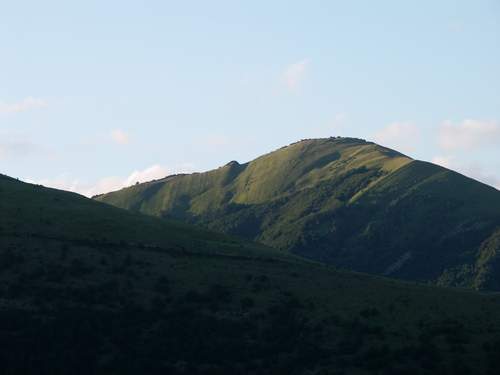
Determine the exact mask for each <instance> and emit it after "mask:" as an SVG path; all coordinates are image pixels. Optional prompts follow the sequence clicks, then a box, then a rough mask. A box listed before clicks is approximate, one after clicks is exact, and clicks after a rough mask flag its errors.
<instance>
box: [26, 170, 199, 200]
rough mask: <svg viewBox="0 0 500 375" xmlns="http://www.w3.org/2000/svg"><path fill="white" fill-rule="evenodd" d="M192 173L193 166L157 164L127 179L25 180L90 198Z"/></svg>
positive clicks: (62, 178) (61, 178)
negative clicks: (164, 165)
mask: <svg viewBox="0 0 500 375" xmlns="http://www.w3.org/2000/svg"><path fill="white" fill-rule="evenodd" d="M192 171H193V165H192V164H190V163H185V164H182V165H180V166H179V167H177V168H173V169H168V168H166V167H163V166H161V165H159V164H155V165H152V166H150V167H148V168H145V169H142V170H135V171H133V172H132V173H130V174H129V175H128V176H127V177H117V176H110V177H104V178H102V179H100V180H98V181H96V182H94V183H88V182H84V181H80V180H78V179H72V178H70V177H68V176H67V175H60V176H58V177H56V178H52V179H40V180H35V179H27V180H26V181H27V182H30V183H33V184H40V185H44V186H48V187H52V188H55V189H61V190H68V191H73V192H75V193H79V194H82V195H85V196H87V197H91V196H94V195H97V194H102V193H107V192H110V191H114V190H119V189H122V188H124V187H127V186H131V185H134V184H135V183H136V182H146V181H151V180H155V179H159V178H163V177H166V176H168V175H171V174H174V173H189V172H192Z"/></svg>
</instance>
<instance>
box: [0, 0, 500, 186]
mask: <svg viewBox="0 0 500 375" xmlns="http://www.w3.org/2000/svg"><path fill="white" fill-rule="evenodd" d="M331 135H344V136H355V137H361V138H365V139H369V140H374V141H378V142H379V143H382V144H384V145H388V146H391V147H393V148H396V149H398V150H400V151H402V152H405V153H407V154H408V155H410V156H413V157H415V158H419V159H423V160H429V161H432V160H434V161H435V162H439V163H441V164H444V165H447V166H449V167H450V168H453V169H457V170H459V171H461V172H463V173H465V174H467V175H470V176H472V177H475V178H478V179H481V180H482V181H485V182H487V183H490V184H493V185H495V186H497V187H500V1H498V0H490V1H480V0H476V1H472V0H470V1H466V0H463V1H451V0H440V1H400V0H399V1H396V0H394V1H377V2H375V1H369V0H366V1H255V0H254V1H234V0H233V1H133V2H132V1H123V0H121V1H89V0H87V1H78V2H76V1H35V0H33V1H23V0H16V1H2V0H0V173H5V174H8V175H11V176H14V177H19V178H21V179H24V180H30V181H36V182H41V183H44V184H47V185H52V186H57V187H62V188H67V189H73V190H77V191H79V192H82V193H85V194H92V193H96V192H99V191H103V190H107V189H114V188H117V187H120V186H122V185H124V184H127V183H131V182H134V180H137V179H140V180H144V179H147V178H153V177H160V176H161V175H162V174H165V173H171V172H173V171H181V170H196V171H202V170H207V169H211V168H214V167H217V166H219V165H222V164H225V163H226V162H228V161H230V160H232V159H235V160H238V161H240V162H245V161H248V160H250V159H253V158H254V157H256V156H258V155H260V154H262V153H265V152H268V151H271V150H273V149H276V148H278V147H281V146H283V145H285V144H288V143H290V142H293V141H296V140H298V139H302V138H311V137H322V136H331ZM134 171H135V174H133V173H134Z"/></svg>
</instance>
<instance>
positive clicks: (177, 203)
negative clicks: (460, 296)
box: [96, 138, 500, 290]
mask: <svg viewBox="0 0 500 375" xmlns="http://www.w3.org/2000/svg"><path fill="white" fill-rule="evenodd" d="M96 199H97V200H99V201H102V202H106V203H110V204H112V205H115V206H118V207H121V208H126V209H129V210H133V211H138V212H142V213H147V214H150V215H155V216H159V217H163V218H176V219H181V220H184V221H186V222H190V223H197V224H202V225H204V226H206V227H209V228H211V229H213V230H217V231H221V232H225V233H230V234H235V235H239V236H243V237H246V238H248V239H252V240H254V241H258V242H261V243H263V244H267V245H270V246H273V247H276V248H279V249H284V250H287V251H290V252H292V253H294V254H299V255H302V256H305V257H308V258H311V259H315V260H321V261H324V262H328V263H331V264H335V265H337V266H339V267H343V268H348V269H353V270H358V271H364V272H370V273H375V274H382V275H388V276H393V277H398V278H404V279H412V280H424V281H430V282H433V283H437V284H440V285H455V286H465V287H472V288H479V289H495V290H500V276H499V275H500V266H499V262H498V253H499V251H500V248H499V240H498V236H499V232H500V192H499V191H498V190H496V189H494V188H492V187H490V186H487V185H484V184H482V183H480V182H477V181H475V180H473V179H470V178H467V177H465V176H463V175H460V174H458V173H456V172H453V171H451V170H448V169H446V168H443V167H440V166H437V165H434V164H431V163H426V162H422V161H418V160H413V159H411V158H409V157H407V156H405V155H402V154H400V153H398V152H396V151H394V150H390V149H387V148H385V147H381V146H379V145H377V144H374V143H371V142H366V141H364V140H360V139H354V138H328V139H310V140H303V141H300V142H297V143H294V144H291V145H289V146H286V147H283V148H281V149H279V150H276V151H274V152H271V153H269V154H266V155H263V156H261V157H259V158H257V159H255V160H253V161H251V162H249V163H245V164H239V163H237V162H235V161H233V162H230V163H228V164H227V165H225V166H223V167H220V168H218V169H216V170H212V171H209V172H205V173H193V174H188V175H177V176H169V177H166V178H164V179H160V180H156V181H151V182H148V183H143V184H139V185H136V186H132V187H130V188H126V189H122V190H120V191H117V192H113V193H109V194H105V195H101V196H98V197H96Z"/></svg>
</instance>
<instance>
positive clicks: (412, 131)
mask: <svg viewBox="0 0 500 375" xmlns="http://www.w3.org/2000/svg"><path fill="white" fill-rule="evenodd" d="M374 139H375V142H377V143H380V144H381V145H383V146H387V147H390V148H394V149H396V150H400V151H403V152H412V151H414V150H415V146H416V144H417V143H418V141H419V140H420V130H419V129H418V127H417V126H416V125H414V124H412V123H409V122H394V123H391V124H389V125H387V126H386V127H384V128H382V129H380V130H379V131H378V132H376V133H375V134H374Z"/></svg>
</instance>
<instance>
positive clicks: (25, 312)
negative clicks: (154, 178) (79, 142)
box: [0, 176, 500, 375]
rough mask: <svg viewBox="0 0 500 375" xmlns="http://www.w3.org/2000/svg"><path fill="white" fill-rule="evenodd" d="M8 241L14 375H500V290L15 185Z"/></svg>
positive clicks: (4, 188)
mask: <svg viewBox="0 0 500 375" xmlns="http://www.w3.org/2000/svg"><path fill="white" fill-rule="evenodd" d="M492 241H493V242H495V241H496V240H492ZM493 242H492V243H491V244H490V245H491V246H493V247H492V248H494V247H495V246H496V245H495V244H494V243H493ZM0 245H1V246H0V278H1V281H2V282H1V284H0V343H1V345H2V347H3V348H8V350H3V351H1V352H0V361H1V362H2V368H3V371H4V372H5V373H8V374H68V373H81V374H102V373H106V374H137V373H148V374H156V373H158V374H160V373H162V374H163V373H168V374H186V375H187V374H190V375H191V374H207V375H208V374H232V375H233V374H305V373H308V374H318V375H319V374H326V373H331V371H336V372H337V373H346V374H350V373H356V374H376V373H381V372H383V373H387V374H397V373H415V374H417V373H418V374H434V373H444V374H465V373H470V372H473V373H478V374H480V373H485V374H486V373H491V374H493V373H495V371H496V369H497V368H498V365H499V363H498V356H497V353H498V351H499V350H500V340H499V337H500V300H499V298H498V295H496V294H480V293H477V292H473V291H466V290H453V289H449V290H448V289H444V288H439V287H432V286H421V285H414V284H409V283H404V282H398V281H393V280H389V279H384V278H378V277H374V276H369V275H364V274H357V273H352V272H343V271H336V270H334V269H332V268H331V267H328V266H325V265H321V264H317V263H313V262H308V261H304V260H300V259H298V258H295V257H293V256H289V255H287V254H286V253H280V252H275V251H273V250H272V249H269V248H265V247H263V246H261V245H256V244H253V243H247V242H244V241H242V240H238V239H235V238H231V237H226V236H224V235H220V234H214V233H212V232H209V231H206V230H202V229H198V228H195V227H193V226H190V225H185V224H179V223H176V222H173V221H165V220H161V219H156V218H153V217H148V216H144V215H140V214H135V213H130V212H127V211H124V210H121V209H118V208H114V207H111V206H108V205H104V204H102V203H99V202H95V201H92V200H89V199H86V198H84V197H82V196H79V195H77V194H73V193H68V192H63V191H58V190H53V189H47V188H43V187H40V186H35V185H30V184H25V183H21V182H19V181H16V180H14V179H11V178H8V177H5V176H0Z"/></svg>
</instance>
